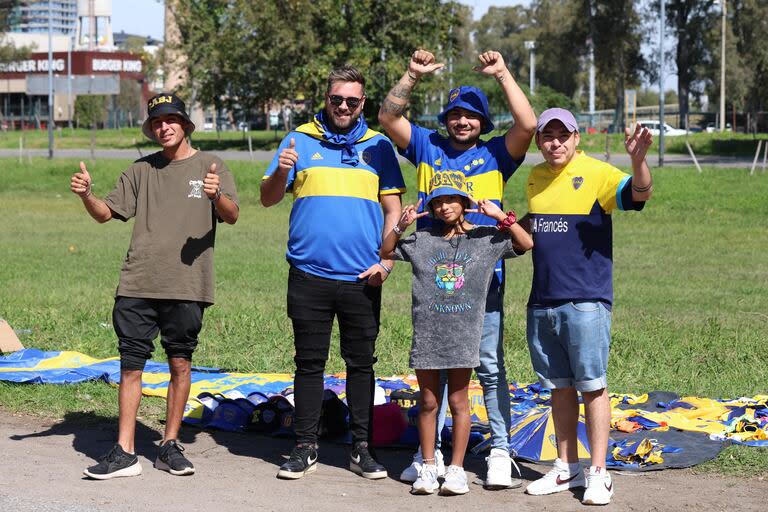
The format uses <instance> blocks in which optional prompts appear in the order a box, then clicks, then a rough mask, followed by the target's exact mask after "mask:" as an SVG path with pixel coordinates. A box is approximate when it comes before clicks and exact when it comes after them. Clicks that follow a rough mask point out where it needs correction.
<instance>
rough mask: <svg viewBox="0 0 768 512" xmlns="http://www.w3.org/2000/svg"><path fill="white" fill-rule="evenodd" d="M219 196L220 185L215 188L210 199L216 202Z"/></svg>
mask: <svg viewBox="0 0 768 512" xmlns="http://www.w3.org/2000/svg"><path fill="white" fill-rule="evenodd" d="M220 197H221V187H219V188H217V189H216V194H214V196H213V197H212V198H211V201H214V202H216V201H218V200H219V198H220Z"/></svg>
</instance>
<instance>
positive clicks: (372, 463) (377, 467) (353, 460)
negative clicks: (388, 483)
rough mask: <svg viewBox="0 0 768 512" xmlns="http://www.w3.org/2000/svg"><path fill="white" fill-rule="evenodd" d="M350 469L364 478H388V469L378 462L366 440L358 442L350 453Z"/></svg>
mask: <svg viewBox="0 0 768 512" xmlns="http://www.w3.org/2000/svg"><path fill="white" fill-rule="evenodd" d="M349 469H350V470H352V471H353V472H354V473H357V474H358V475H360V476H362V477H363V478H369V479H371V480H377V479H379V478H387V469H386V468H385V467H384V466H382V465H381V464H379V463H378V462H376V459H374V458H373V455H371V452H370V451H369V450H368V443H367V442H365V441H358V442H356V443H355V446H354V448H352V451H351V452H350V454H349Z"/></svg>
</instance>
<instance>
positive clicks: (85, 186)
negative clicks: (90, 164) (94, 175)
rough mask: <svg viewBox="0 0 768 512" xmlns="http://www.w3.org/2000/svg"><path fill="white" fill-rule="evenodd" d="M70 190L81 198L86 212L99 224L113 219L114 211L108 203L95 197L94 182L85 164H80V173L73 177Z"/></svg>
mask: <svg viewBox="0 0 768 512" xmlns="http://www.w3.org/2000/svg"><path fill="white" fill-rule="evenodd" d="M69 188H70V190H72V192H73V193H74V194H77V195H78V196H80V199H81V200H82V201H83V206H85V209H86V211H87V212H88V214H90V216H91V217H93V218H94V219H95V220H96V221H97V222H99V223H104V222H107V221H108V220H110V219H111V218H112V210H111V209H110V208H109V206H107V203H105V202H104V201H102V200H101V199H99V198H98V197H96V196H94V195H93V192H92V191H91V189H92V188H93V181H92V180H91V175H90V173H89V172H88V169H87V168H86V167H85V163H84V162H80V172H76V173H75V174H73V175H72V180H71V181H70V184H69Z"/></svg>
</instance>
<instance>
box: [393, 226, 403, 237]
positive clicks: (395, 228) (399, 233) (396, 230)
mask: <svg viewBox="0 0 768 512" xmlns="http://www.w3.org/2000/svg"><path fill="white" fill-rule="evenodd" d="M392 231H393V232H394V233H395V234H396V235H397V236H403V230H402V229H400V226H398V225H397V224H395V225H394V226H392Z"/></svg>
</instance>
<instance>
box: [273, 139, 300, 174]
mask: <svg viewBox="0 0 768 512" xmlns="http://www.w3.org/2000/svg"><path fill="white" fill-rule="evenodd" d="M295 148H296V139H294V138H293V137H291V141H290V144H289V145H288V147H287V148H283V150H282V151H281V152H280V156H279V157H278V164H277V170H278V171H281V172H284V173H287V172H288V171H290V170H291V169H293V166H294V165H296V162H298V161H299V154H298V153H297V152H296V149H295Z"/></svg>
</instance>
